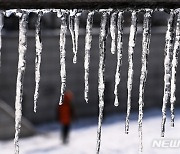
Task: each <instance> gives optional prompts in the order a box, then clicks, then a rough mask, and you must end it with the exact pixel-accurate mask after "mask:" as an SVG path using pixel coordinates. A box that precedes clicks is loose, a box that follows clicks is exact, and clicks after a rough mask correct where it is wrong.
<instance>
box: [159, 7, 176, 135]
mask: <svg viewBox="0 0 180 154" xmlns="http://www.w3.org/2000/svg"><path fill="white" fill-rule="evenodd" d="M174 20H175V11H174V10H171V12H170V16H169V20H168V25H167V31H166V40H165V41H166V42H165V58H164V96H163V105H162V125H161V136H162V137H164V132H165V123H166V106H167V103H168V102H169V100H170V92H171V61H172V52H173V39H174Z"/></svg>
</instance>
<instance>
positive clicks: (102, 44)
mask: <svg viewBox="0 0 180 154" xmlns="http://www.w3.org/2000/svg"><path fill="white" fill-rule="evenodd" d="M107 20H108V13H107V12H106V11H104V12H102V17H101V26H100V34H99V56H100V57H99V58H100V59H99V70H98V95H99V120H98V130H97V147H96V153H97V154H98V153H99V150H100V143H101V126H102V120H103V109H104V89H105V83H104V82H105V81H104V73H105V56H106V38H107V32H108V27H107Z"/></svg>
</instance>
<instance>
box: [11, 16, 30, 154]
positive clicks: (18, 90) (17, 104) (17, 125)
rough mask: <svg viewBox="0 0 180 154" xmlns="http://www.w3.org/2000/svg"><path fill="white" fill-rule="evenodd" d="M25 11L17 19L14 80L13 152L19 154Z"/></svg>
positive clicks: (25, 27)
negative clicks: (17, 33)
mask: <svg viewBox="0 0 180 154" xmlns="http://www.w3.org/2000/svg"><path fill="white" fill-rule="evenodd" d="M27 18H28V15H27V13H22V16H21V17H20V21H19V61H18V74H17V82H16V101H15V138H14V144H15V154H19V134H20V128H21V117H22V95H23V80H24V73H25V68H26V60H25V54H26V50H27V37H26V35H27V34H26V33H27Z"/></svg>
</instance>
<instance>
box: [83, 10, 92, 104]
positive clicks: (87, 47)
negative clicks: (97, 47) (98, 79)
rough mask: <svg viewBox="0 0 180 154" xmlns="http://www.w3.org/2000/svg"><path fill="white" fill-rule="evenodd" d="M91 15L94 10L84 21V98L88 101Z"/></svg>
mask: <svg viewBox="0 0 180 154" xmlns="http://www.w3.org/2000/svg"><path fill="white" fill-rule="evenodd" d="M93 15H94V11H91V12H89V13H88V16H87V23H86V37H85V57H84V70H85V75H84V81H85V89H84V99H85V101H86V102H87V103H88V92H89V82H88V81H89V63H90V49H91V42H92V26H93Z"/></svg>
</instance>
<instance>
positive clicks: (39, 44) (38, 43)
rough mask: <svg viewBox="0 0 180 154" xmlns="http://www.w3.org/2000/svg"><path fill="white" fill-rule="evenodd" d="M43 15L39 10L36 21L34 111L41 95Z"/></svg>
mask: <svg viewBox="0 0 180 154" xmlns="http://www.w3.org/2000/svg"><path fill="white" fill-rule="evenodd" d="M41 17H42V12H41V11H40V12H38V18H37V23H36V59H35V82H36V85H35V93H34V112H36V109H37V99H38V96H39V83H40V66H41V52H42V42H41V28H40V24H41Z"/></svg>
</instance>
